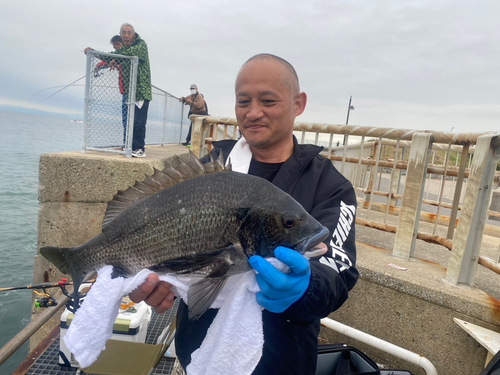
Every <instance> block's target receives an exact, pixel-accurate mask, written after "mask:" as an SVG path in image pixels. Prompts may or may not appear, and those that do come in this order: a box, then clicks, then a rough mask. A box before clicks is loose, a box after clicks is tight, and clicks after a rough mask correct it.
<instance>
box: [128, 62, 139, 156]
mask: <svg viewBox="0 0 500 375" xmlns="http://www.w3.org/2000/svg"><path fill="white" fill-rule="evenodd" d="M138 66H139V58H138V57H137V56H134V57H133V59H132V64H131V68H132V69H131V70H132V71H131V74H130V85H129V87H130V90H129V95H128V99H129V102H128V103H127V104H128V118H127V141H126V143H125V156H126V157H127V158H130V157H132V151H133V150H132V143H133V139H134V120H135V101H136V99H135V97H136V96H135V94H136V90H137V69H138Z"/></svg>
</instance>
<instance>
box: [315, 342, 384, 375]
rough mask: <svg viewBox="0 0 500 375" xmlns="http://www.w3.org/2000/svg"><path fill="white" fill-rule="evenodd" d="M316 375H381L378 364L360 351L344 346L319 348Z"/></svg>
mask: <svg viewBox="0 0 500 375" xmlns="http://www.w3.org/2000/svg"><path fill="white" fill-rule="evenodd" d="M316 375H380V369H379V367H378V366H377V364H376V363H375V362H374V361H373V360H372V359H371V358H370V357H368V356H367V355H366V354H364V353H363V352H361V351H360V350H358V349H356V348H353V347H352V346H347V345H344V344H328V345H319V346H318V364H317V365H316Z"/></svg>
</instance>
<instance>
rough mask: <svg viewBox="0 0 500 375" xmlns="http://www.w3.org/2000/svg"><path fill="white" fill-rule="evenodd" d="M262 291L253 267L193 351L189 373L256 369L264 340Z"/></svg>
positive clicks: (206, 374)
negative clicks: (257, 297)
mask: <svg viewBox="0 0 500 375" xmlns="http://www.w3.org/2000/svg"><path fill="white" fill-rule="evenodd" d="M258 291H259V287H258V285H257V282H256V280H255V273H254V272H253V271H249V272H247V273H245V274H244V276H243V277H242V278H241V279H240V282H239V283H237V284H236V285H234V286H233V288H232V290H231V291H230V293H229V295H228V296H227V299H226V302H225V303H224V304H223V305H222V307H221V308H220V309H219V312H218V313H217V316H216V317H215V319H214V321H213V323H212V325H211V326H210V327H209V329H208V331H207V335H206V337H205V339H204V340H203V343H202V345H201V347H200V348H199V349H197V350H196V351H195V352H193V354H191V363H190V364H189V365H188V367H187V369H186V370H187V375H209V374H218V375H234V374H240V375H245V374H251V373H252V371H253V370H254V369H255V366H257V363H259V360H260V357H261V356H262V346H263V344H264V333H263V329H262V308H261V307H260V306H259V305H258V304H257V301H256V299H255V293H256V292H258Z"/></svg>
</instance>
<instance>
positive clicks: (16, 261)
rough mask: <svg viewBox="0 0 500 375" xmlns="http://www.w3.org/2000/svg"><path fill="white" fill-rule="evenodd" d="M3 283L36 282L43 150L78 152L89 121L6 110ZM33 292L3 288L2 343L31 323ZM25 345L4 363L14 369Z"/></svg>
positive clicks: (2, 119) (0, 186) (0, 118)
mask: <svg viewBox="0 0 500 375" xmlns="http://www.w3.org/2000/svg"><path fill="white" fill-rule="evenodd" d="M0 132H1V138H2V139H3V142H2V153H1V156H0V288H6V287H19V286H26V285H30V284H31V283H32V281H33V259H34V257H35V254H36V239H37V224H38V163H39V158H40V155H41V154H46V153H52V152H61V151H78V150H81V147H82V141H83V125H82V124H81V123H77V122H73V121H72V120H71V119H69V118H64V117H54V116H45V115H31V114H21V113H15V112H4V111H0ZM31 293H32V292H31V291H30V290H16V291H7V292H1V291H0V347H3V346H4V345H5V344H6V343H7V342H8V341H9V340H10V339H12V338H13V337H14V336H15V335H16V334H17V333H18V332H19V331H20V330H21V329H22V328H24V327H25V326H26V325H27V324H28V323H29V322H30V315H31ZM27 351H28V348H27V344H25V345H24V346H23V347H22V348H21V349H19V350H18V351H17V352H16V353H15V354H14V355H13V356H12V357H11V358H10V359H9V360H8V361H7V362H5V363H4V364H3V365H2V366H1V367H0V373H1V374H11V373H12V372H13V371H14V370H15V369H16V368H17V367H18V365H19V364H20V363H21V362H22V361H23V360H24V359H25V358H26V355H27V354H28V353H27Z"/></svg>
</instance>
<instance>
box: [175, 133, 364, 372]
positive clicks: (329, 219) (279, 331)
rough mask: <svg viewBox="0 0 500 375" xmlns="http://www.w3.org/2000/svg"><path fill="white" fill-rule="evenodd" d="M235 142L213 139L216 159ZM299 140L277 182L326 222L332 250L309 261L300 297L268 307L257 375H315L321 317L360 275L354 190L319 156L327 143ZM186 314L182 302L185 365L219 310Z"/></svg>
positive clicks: (179, 346)
mask: <svg viewBox="0 0 500 375" xmlns="http://www.w3.org/2000/svg"><path fill="white" fill-rule="evenodd" d="M235 143H236V141H221V142H214V150H213V151H212V155H213V156H214V157H216V156H217V155H218V154H219V152H220V150H222V152H223V155H225V156H226V157H227V156H228V155H229V153H230V151H231V149H232V147H233V146H234V144H235ZM294 143H295V147H294V154H293V155H292V156H291V157H290V158H289V159H288V160H287V161H286V162H285V163H283V165H282V166H281V168H280V170H279V171H278V173H277V175H276V177H275V178H274V180H273V181H272V183H273V184H274V185H276V186H277V187H279V188H280V189H282V190H283V191H285V192H287V193H288V194H290V195H291V196H292V197H293V198H295V200H297V201H298V202H299V203H300V204H302V206H303V207H304V208H305V209H306V211H308V212H309V213H310V214H311V215H312V216H313V217H314V218H316V219H317V220H318V221H319V222H321V223H322V224H323V225H325V226H326V227H327V228H328V229H329V230H330V234H331V237H330V239H329V240H328V242H325V243H327V245H328V253H327V254H326V255H325V256H323V257H321V258H320V259H312V261H311V262H310V265H311V281H310V284H309V288H308V289H307V291H306V293H305V294H304V295H303V296H302V297H301V299H300V300H298V301H297V302H295V303H294V304H293V305H292V306H290V307H289V308H288V309H287V310H286V311H284V312H283V313H281V314H275V313H271V312H269V311H267V310H263V314H262V317H263V324H264V348H263V354H262V358H261V360H260V362H259V364H258V365H257V367H256V369H255V371H254V374H288V375H290V374H297V375H298V374H300V375H307V374H311V375H312V374H314V373H315V370H316V357H317V338H318V334H319V329H320V319H321V318H323V317H326V316H327V315H328V314H330V313H331V312H333V311H335V310H336V309H338V308H339V307H340V306H342V304H343V303H344V302H345V300H346V299H347V296H348V291H349V290H350V289H351V288H352V287H353V286H354V285H355V284H356V281H357V279H358V271H357V270H356V268H355V263H356V245H355V240H354V224H355V211H356V196H355V193H354V189H353V187H352V185H351V183H350V182H349V181H348V180H347V179H346V178H345V177H344V176H342V175H341V174H340V173H339V172H338V171H337V169H335V167H334V166H333V165H332V163H331V162H330V161H329V160H328V159H326V158H324V157H322V156H320V155H319V153H320V152H321V150H322V147H318V146H315V145H299V144H298V143H297V140H296V139H295V137H294ZM187 313H188V308H187V306H186V304H184V302H183V301H181V302H180V306H179V310H178V313H177V335H176V339H175V343H176V354H177V356H178V357H179V359H180V361H181V364H182V365H183V367H184V368H185V367H186V366H187V365H188V364H189V362H190V361H191V353H192V352H193V351H194V350H196V349H197V348H198V347H199V346H200V345H201V343H202V341H203V339H204V337H205V335H206V332H207V330H208V327H209V326H210V323H211V322H212V320H213V319H214V318H215V315H216V314H217V310H216V309H209V310H208V311H207V312H206V313H205V314H204V315H203V316H202V317H201V318H200V319H199V320H197V321H189V319H188V316H187ZM235 340H237V338H235Z"/></svg>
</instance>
